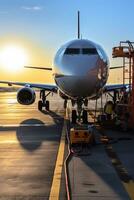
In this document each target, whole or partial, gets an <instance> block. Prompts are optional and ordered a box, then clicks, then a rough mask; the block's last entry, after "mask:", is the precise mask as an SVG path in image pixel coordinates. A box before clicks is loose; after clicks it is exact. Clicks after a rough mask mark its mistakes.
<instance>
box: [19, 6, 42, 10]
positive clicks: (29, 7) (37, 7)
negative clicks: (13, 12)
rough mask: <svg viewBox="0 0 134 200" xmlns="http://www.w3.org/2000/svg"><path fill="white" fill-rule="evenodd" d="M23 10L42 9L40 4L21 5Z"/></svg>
mask: <svg viewBox="0 0 134 200" xmlns="http://www.w3.org/2000/svg"><path fill="white" fill-rule="evenodd" d="M22 8H23V9H24V10H31V11H32V10H33V11H39V10H42V7H41V6H22Z"/></svg>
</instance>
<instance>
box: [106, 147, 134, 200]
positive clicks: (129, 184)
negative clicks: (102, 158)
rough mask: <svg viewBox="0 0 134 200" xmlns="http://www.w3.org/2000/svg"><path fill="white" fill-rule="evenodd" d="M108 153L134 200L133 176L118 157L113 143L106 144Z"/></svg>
mask: <svg viewBox="0 0 134 200" xmlns="http://www.w3.org/2000/svg"><path fill="white" fill-rule="evenodd" d="M105 149H106V152H107V155H108V156H109V158H110V160H111V162H112V165H113V166H114V169H115V170H116V172H117V174H118V176H119V177H120V179H121V181H122V184H123V186H124V188H125V190H126V191H127V193H128V195H129V197H130V198H131V200H134V180H133V178H132V177H131V176H130V175H129V174H128V171H127V170H126V168H125V167H124V166H123V164H122V162H121V161H120V159H119V158H118V156H117V154H116V152H115V151H114V150H113V148H112V145H106V146H105Z"/></svg>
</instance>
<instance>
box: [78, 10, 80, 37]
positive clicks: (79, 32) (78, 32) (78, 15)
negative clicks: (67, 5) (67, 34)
mask: <svg viewBox="0 0 134 200" xmlns="http://www.w3.org/2000/svg"><path fill="white" fill-rule="evenodd" d="M78 39H80V11H78Z"/></svg>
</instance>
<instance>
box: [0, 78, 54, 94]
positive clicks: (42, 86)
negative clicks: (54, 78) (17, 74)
mask: <svg viewBox="0 0 134 200" xmlns="http://www.w3.org/2000/svg"><path fill="white" fill-rule="evenodd" d="M0 83H4V84H8V86H12V85H18V86H27V87H31V88H38V89H44V90H47V91H52V92H55V93H56V92H57V90H58V87H57V86H56V85H53V84H42V83H26V82H13V81H0Z"/></svg>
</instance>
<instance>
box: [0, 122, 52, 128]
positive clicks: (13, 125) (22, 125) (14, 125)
mask: <svg viewBox="0 0 134 200" xmlns="http://www.w3.org/2000/svg"><path fill="white" fill-rule="evenodd" d="M46 125H48V124H46V123H45V124H5V125H0V128H5V127H6V128H8V127H20V126H21V127H27V126H30V127H34V126H46Z"/></svg>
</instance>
